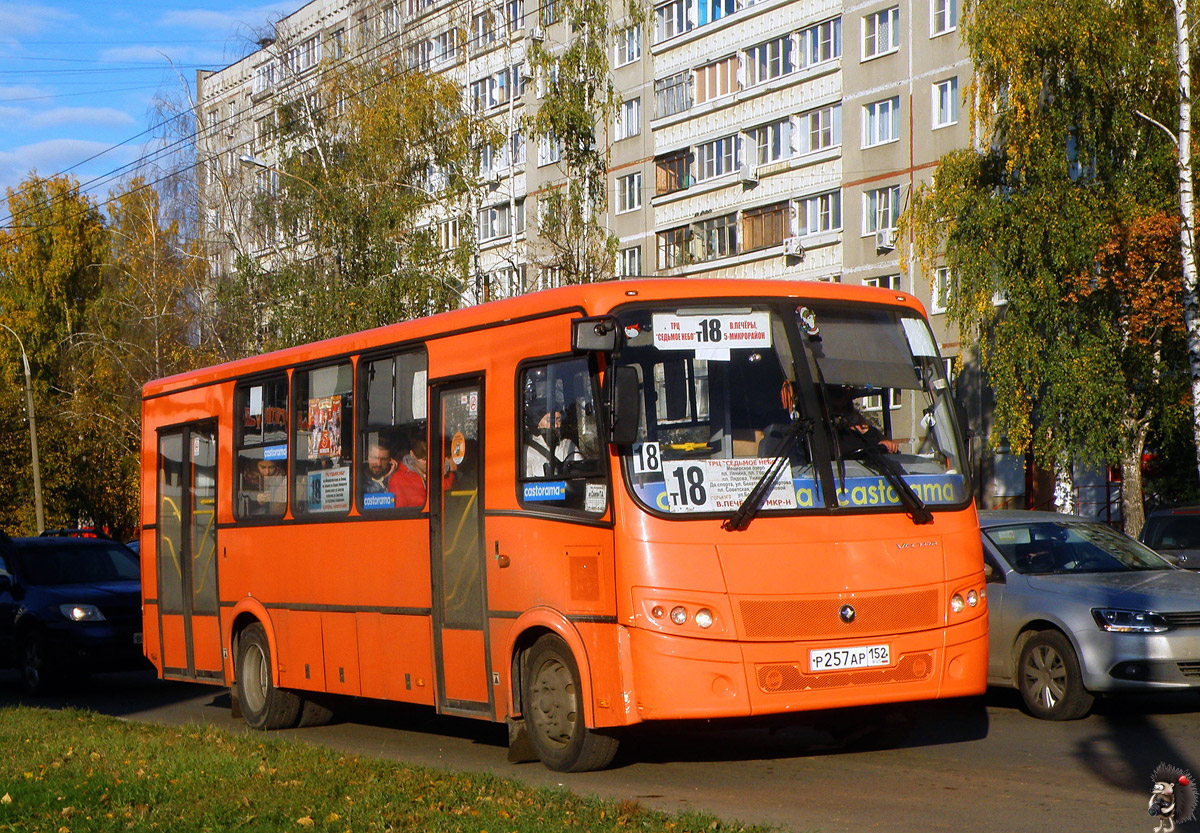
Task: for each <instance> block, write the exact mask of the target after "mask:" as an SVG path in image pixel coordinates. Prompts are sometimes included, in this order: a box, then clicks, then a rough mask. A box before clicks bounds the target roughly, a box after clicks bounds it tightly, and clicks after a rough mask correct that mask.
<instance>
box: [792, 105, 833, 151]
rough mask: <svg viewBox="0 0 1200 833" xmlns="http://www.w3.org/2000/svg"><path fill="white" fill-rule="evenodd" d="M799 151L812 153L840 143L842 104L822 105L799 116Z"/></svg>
mask: <svg viewBox="0 0 1200 833" xmlns="http://www.w3.org/2000/svg"><path fill="white" fill-rule="evenodd" d="M799 138H800V152H801V153H813V152H815V151H818V150H825V149H826V148H832V147H837V146H838V145H840V144H841V143H842V105H840V104H834V105H833V106H831V107H822V108H821V109H820V110H813V111H812V112H811V113H804V114H803V115H801V116H800V136H799Z"/></svg>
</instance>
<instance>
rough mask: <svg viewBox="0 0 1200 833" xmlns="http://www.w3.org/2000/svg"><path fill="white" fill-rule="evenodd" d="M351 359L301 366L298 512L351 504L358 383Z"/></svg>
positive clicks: (295, 463) (295, 455)
mask: <svg viewBox="0 0 1200 833" xmlns="http://www.w3.org/2000/svg"><path fill="white" fill-rule="evenodd" d="M353 376H354V374H353V371H352V370H351V367H350V364H349V363H348V362H347V363H345V364H335V365H330V366H329V367H320V368H317V369H315V370H297V371H296V372H295V373H293V374H292V378H293V381H294V382H295V385H296V400H295V410H296V435H295V439H294V443H293V452H292V487H293V491H292V514H293V515H296V516H300V515H308V514H316V513H321V514H344V513H346V512H348V511H349V510H350V462H351V459H352V457H353V452H352V451H351V446H352V445H353V442H352V438H353V427H352V426H353V424H354V423H353V415H354V385H353Z"/></svg>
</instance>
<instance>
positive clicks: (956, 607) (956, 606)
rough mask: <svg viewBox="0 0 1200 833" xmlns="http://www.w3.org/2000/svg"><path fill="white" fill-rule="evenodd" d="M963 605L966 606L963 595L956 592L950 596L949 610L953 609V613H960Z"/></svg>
mask: <svg viewBox="0 0 1200 833" xmlns="http://www.w3.org/2000/svg"><path fill="white" fill-rule="evenodd" d="M964 607H966V603H965V602H964V601H963V597H962V596H960V595H959V594H958V593H955V594H954V595H953V596H951V597H950V610H951V611H953V612H954V613H962V612H963V608H964Z"/></svg>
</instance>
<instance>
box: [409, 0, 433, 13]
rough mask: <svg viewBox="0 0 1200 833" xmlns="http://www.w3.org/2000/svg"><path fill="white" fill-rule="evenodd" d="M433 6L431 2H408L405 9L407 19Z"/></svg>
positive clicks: (431, 0) (428, 0) (410, 0)
mask: <svg viewBox="0 0 1200 833" xmlns="http://www.w3.org/2000/svg"><path fill="white" fill-rule="evenodd" d="M432 6H433V0H408V3H407V5H406V9H407V12H408V16H409V17H416V16H417V15H419V14H420V13H421V12H423V11H425V10H426V9H428V8H431V7H432Z"/></svg>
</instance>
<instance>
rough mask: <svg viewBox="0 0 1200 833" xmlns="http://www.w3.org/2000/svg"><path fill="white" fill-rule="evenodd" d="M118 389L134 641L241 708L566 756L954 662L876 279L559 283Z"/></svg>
mask: <svg viewBox="0 0 1200 833" xmlns="http://www.w3.org/2000/svg"><path fill="white" fill-rule="evenodd" d="M142 417H143V435H142V460H143V469H142V480H141V492H142V498H143V499H142V509H141V512H142V514H141V523H142V530H143V531H142V539H141V547H142V587H143V595H144V605H143V609H144V619H145V621H144V649H145V652H146V655H147V656H148V657H149V659H150V660H151V661H152V662H153V664H154V665H155V666H156V667H157V669H158V671H159V674H160V675H161V676H162V677H164V678H167V679H172V680H191V681H197V682H208V683H213V684H216V685H222V686H229V687H231V688H232V690H233V694H234V700H235V703H236V705H237V708H239V709H240V711H241V713H242V714H243V716H244V717H245V719H246V720H247V721H248V723H249V724H250V725H251V726H254V727H256V728H260V729H272V728H287V727H293V726H297V725H311V724H314V723H317V722H320V721H323V720H327V719H328V718H329V717H330V703H331V701H332V700H333V699H335V698H332V697H331V695H347V696H351V697H364V698H375V699H381V700H391V701H403V702H406V703H413V704H423V705H426V706H430V707H432V708H433V709H436V710H437V712H439V713H443V714H449V715H458V716H467V717H475V718H481V719H484V720H491V721H505V722H506V723H507V724H508V727H509V735H510V739H511V741H512V744H511V747H512V749H514V750H515V749H517V748H523V749H527V750H528V749H532V751H533V752H534V753H535V754H536V756H537V757H538V758H540V759H541V760H542V761H543V762H544V763H545V764H546V765H547V766H549V767H551V768H552V769H556V770H563V771H580V770H587V769H596V768H600V767H604V766H606V765H607V764H608V763H609V762H610V761H611V760H612V757H613V755H614V754H615V752H616V750H617V745H618V743H619V741H620V739H621V737H622V730H623V729H626V728H627V727H630V726H633V725H635V724H639V723H642V722H644V721H668V720H678V719H685V718H750V719H759V718H762V719H763V720H768V719H772V718H773V717H774V718H778V717H779V716H782V715H788V714H790V713H800V712H811V711H814V710H826V709H838V710H846V709H848V708H850V707H865V706H872V705H876V706H888V705H889V704H907V703H913V702H916V701H923V700H933V699H939V698H950V697H961V696H966V695H975V694H979V693H982V692H983V691H984V687H985V675H986V670H987V661H986V660H987V614H986V608H987V603H986V593H985V590H984V574H983V560H982V553H981V549H980V539H979V528H978V522H977V519H976V514H975V506H974V502H973V498H972V494H973V492H972V486H971V482H970V477H969V472H968V465H967V459H966V455H965V452H964V446H963V439H962V435H961V432H960V428H959V425H958V418H957V416H956V413H955V406H954V404H953V401H952V399H951V396H950V386H949V384H948V383H947V378H946V365H945V363H944V361H943V360H942V359H941V358H940V357H939V355H938V350H937V346H936V343H935V340H934V338H933V336H932V334H931V332H930V329H929V326H928V323H927V321H926V318H925V315H924V312H923V310H922V307H921V306H920V304H919V303H918V302H917V301H916V300H915V299H914V298H912V297H911V296H909V295H906V294H904V293H900V292H895V291H892V290H884V289H873V288H866V287H849V286H841V285H837V284H825V283H816V282H787V281H766V280H762V281H740V280H739V281H734V280H678V279H676V280H669V279H668V280H644V281H613V282H608V283H600V284H590V285H584V286H573V287H564V288H560V289H552V290H547V291H544V292H538V293H535V294H531V295H526V296H521V297H517V298H511V299H507V300H501V301H495V302H491V303H486V304H482V305H479V306H475V307H470V308H465V309H460V310H456V311H453V312H447V313H443V314H440V315H434V316H431V317H428V318H422V319H418V320H413V321H406V322H403V323H397V324H393V325H389V326H385V327H380V328H378V329H374V330H369V331H366V332H361V333H355V334H352V335H346V336H341V337H338V338H333V339H330V340H327V341H322V342H319V343H315V344H307V345H303V346H300V347H294V348H290V349H286V350H280V351H278V352H274V353H269V354H266V355H261V356H254V357H252V358H247V359H242V360H240V361H235V362H230V363H228V364H222V365H218V366H215V367H209V368H205V369H202V370H197V371H193V372H188V373H183V374H179V375H177V376H173V377H170V378H167V379H160V380H157V381H153V382H150V383H149V384H147V385H146V386H145V389H144V392H143V405H142ZM851 711H853V709H851Z"/></svg>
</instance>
